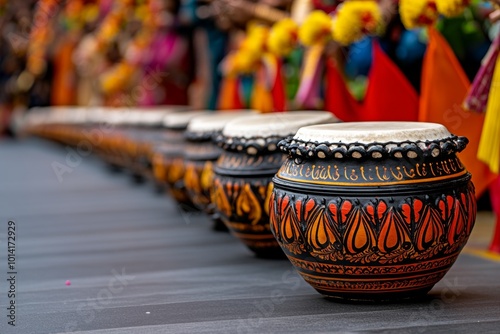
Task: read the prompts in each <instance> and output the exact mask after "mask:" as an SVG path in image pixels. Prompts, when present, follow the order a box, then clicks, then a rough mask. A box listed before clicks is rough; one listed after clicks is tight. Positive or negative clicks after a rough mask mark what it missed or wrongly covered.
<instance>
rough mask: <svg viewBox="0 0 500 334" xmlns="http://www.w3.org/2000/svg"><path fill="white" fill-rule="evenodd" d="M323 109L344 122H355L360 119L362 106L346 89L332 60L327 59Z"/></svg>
mask: <svg viewBox="0 0 500 334" xmlns="http://www.w3.org/2000/svg"><path fill="white" fill-rule="evenodd" d="M325 109H326V110H328V111H330V112H331V113H333V114H334V115H335V116H336V117H337V118H338V119H340V120H342V121H344V122H356V121H360V120H361V119H362V113H363V110H362V105H361V103H359V102H358V101H356V100H355V99H354V97H353V96H352V95H351V92H349V90H348V89H347V86H346V84H345V81H344V78H342V75H341V74H340V72H339V70H338V68H337V65H336V64H335V61H334V60H333V59H328V60H327V62H326V86H325Z"/></svg>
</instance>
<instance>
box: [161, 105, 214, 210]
mask: <svg viewBox="0 0 500 334" xmlns="http://www.w3.org/2000/svg"><path fill="white" fill-rule="evenodd" d="M207 113H208V111H183V112H175V113H172V114H168V115H166V116H165V117H164V118H163V126H164V128H165V132H164V134H163V142H162V144H160V145H158V146H156V147H154V148H153V152H154V153H153V174H154V177H155V179H156V180H157V181H159V182H161V183H164V184H165V185H166V186H167V188H168V190H169V193H170V194H171V195H172V197H173V198H174V199H175V200H176V201H177V202H178V203H179V204H180V205H181V208H183V209H191V208H192V207H193V205H192V203H191V200H190V199H189V196H188V194H187V192H186V188H185V186H184V172H185V165H184V152H185V146H186V140H185V138H184V131H185V130H186V128H187V126H188V124H189V122H190V121H191V119H193V118H194V117H196V116H200V115H204V114H207Z"/></svg>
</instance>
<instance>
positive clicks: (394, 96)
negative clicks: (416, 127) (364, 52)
mask: <svg viewBox="0 0 500 334" xmlns="http://www.w3.org/2000/svg"><path fill="white" fill-rule="evenodd" d="M363 104H364V110H363V120H364V121H417V119H418V94H417V92H416V91H415V89H414V88H413V86H412V85H411V84H410V82H409V81H408V79H406V77H405V76H404V74H403V73H402V72H401V70H400V69H399V68H398V67H397V65H396V64H394V62H393V61H392V60H391V59H390V58H389V57H388V56H387V55H386V54H385V52H384V51H383V50H382V48H381V47H380V45H379V43H378V42H377V41H376V40H374V41H373V65H372V68H371V70H370V74H369V76H368V88H367V90H366V96H365V99H364V103H363Z"/></svg>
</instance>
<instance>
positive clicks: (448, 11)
mask: <svg viewBox="0 0 500 334" xmlns="http://www.w3.org/2000/svg"><path fill="white" fill-rule="evenodd" d="M470 3H471V1H470V0H436V5H437V10H438V12H439V13H441V14H443V15H444V16H446V17H455V16H459V15H462V13H463V12H464V10H465V8H466V7H467V6H469V5H470Z"/></svg>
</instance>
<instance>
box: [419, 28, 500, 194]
mask: <svg viewBox="0 0 500 334" xmlns="http://www.w3.org/2000/svg"><path fill="white" fill-rule="evenodd" d="M421 85H422V89H421V99H420V110H419V120H420V121H423V122H434V123H441V124H443V125H445V126H446V127H447V128H448V130H449V131H450V132H452V133H453V134H456V135H459V136H465V137H467V138H468V139H469V141H470V143H469V145H468V147H467V148H466V149H465V150H464V152H462V153H461V154H460V160H461V161H462V163H463V164H464V165H465V166H466V168H467V169H468V170H469V172H470V173H471V174H472V181H473V182H474V185H475V186H476V196H478V197H479V196H480V195H481V193H483V191H484V190H486V188H487V187H488V185H489V184H490V182H491V181H493V180H494V178H495V175H494V174H492V173H491V172H490V170H489V169H488V166H487V165H486V164H484V163H482V162H481V161H479V160H478V159H477V157H476V154H477V150H478V146H479V139H480V137H481V130H482V127H483V121H484V114H477V113H472V112H468V111H465V110H464V109H463V108H462V103H463V101H464V99H465V96H466V95H467V92H468V90H469V87H470V82H469V80H468V78H467V76H466V75H465V73H464V71H463V69H462V67H461V66H460V63H459V62H458V60H457V58H456V57H455V54H454V53H453V50H452V49H451V48H450V46H449V45H448V43H447V42H446V40H445V39H444V37H443V36H441V34H440V33H439V32H438V31H437V30H435V29H434V28H429V45H428V46H427V51H426V54H425V57H424V65H423V69H422V83H421Z"/></svg>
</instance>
